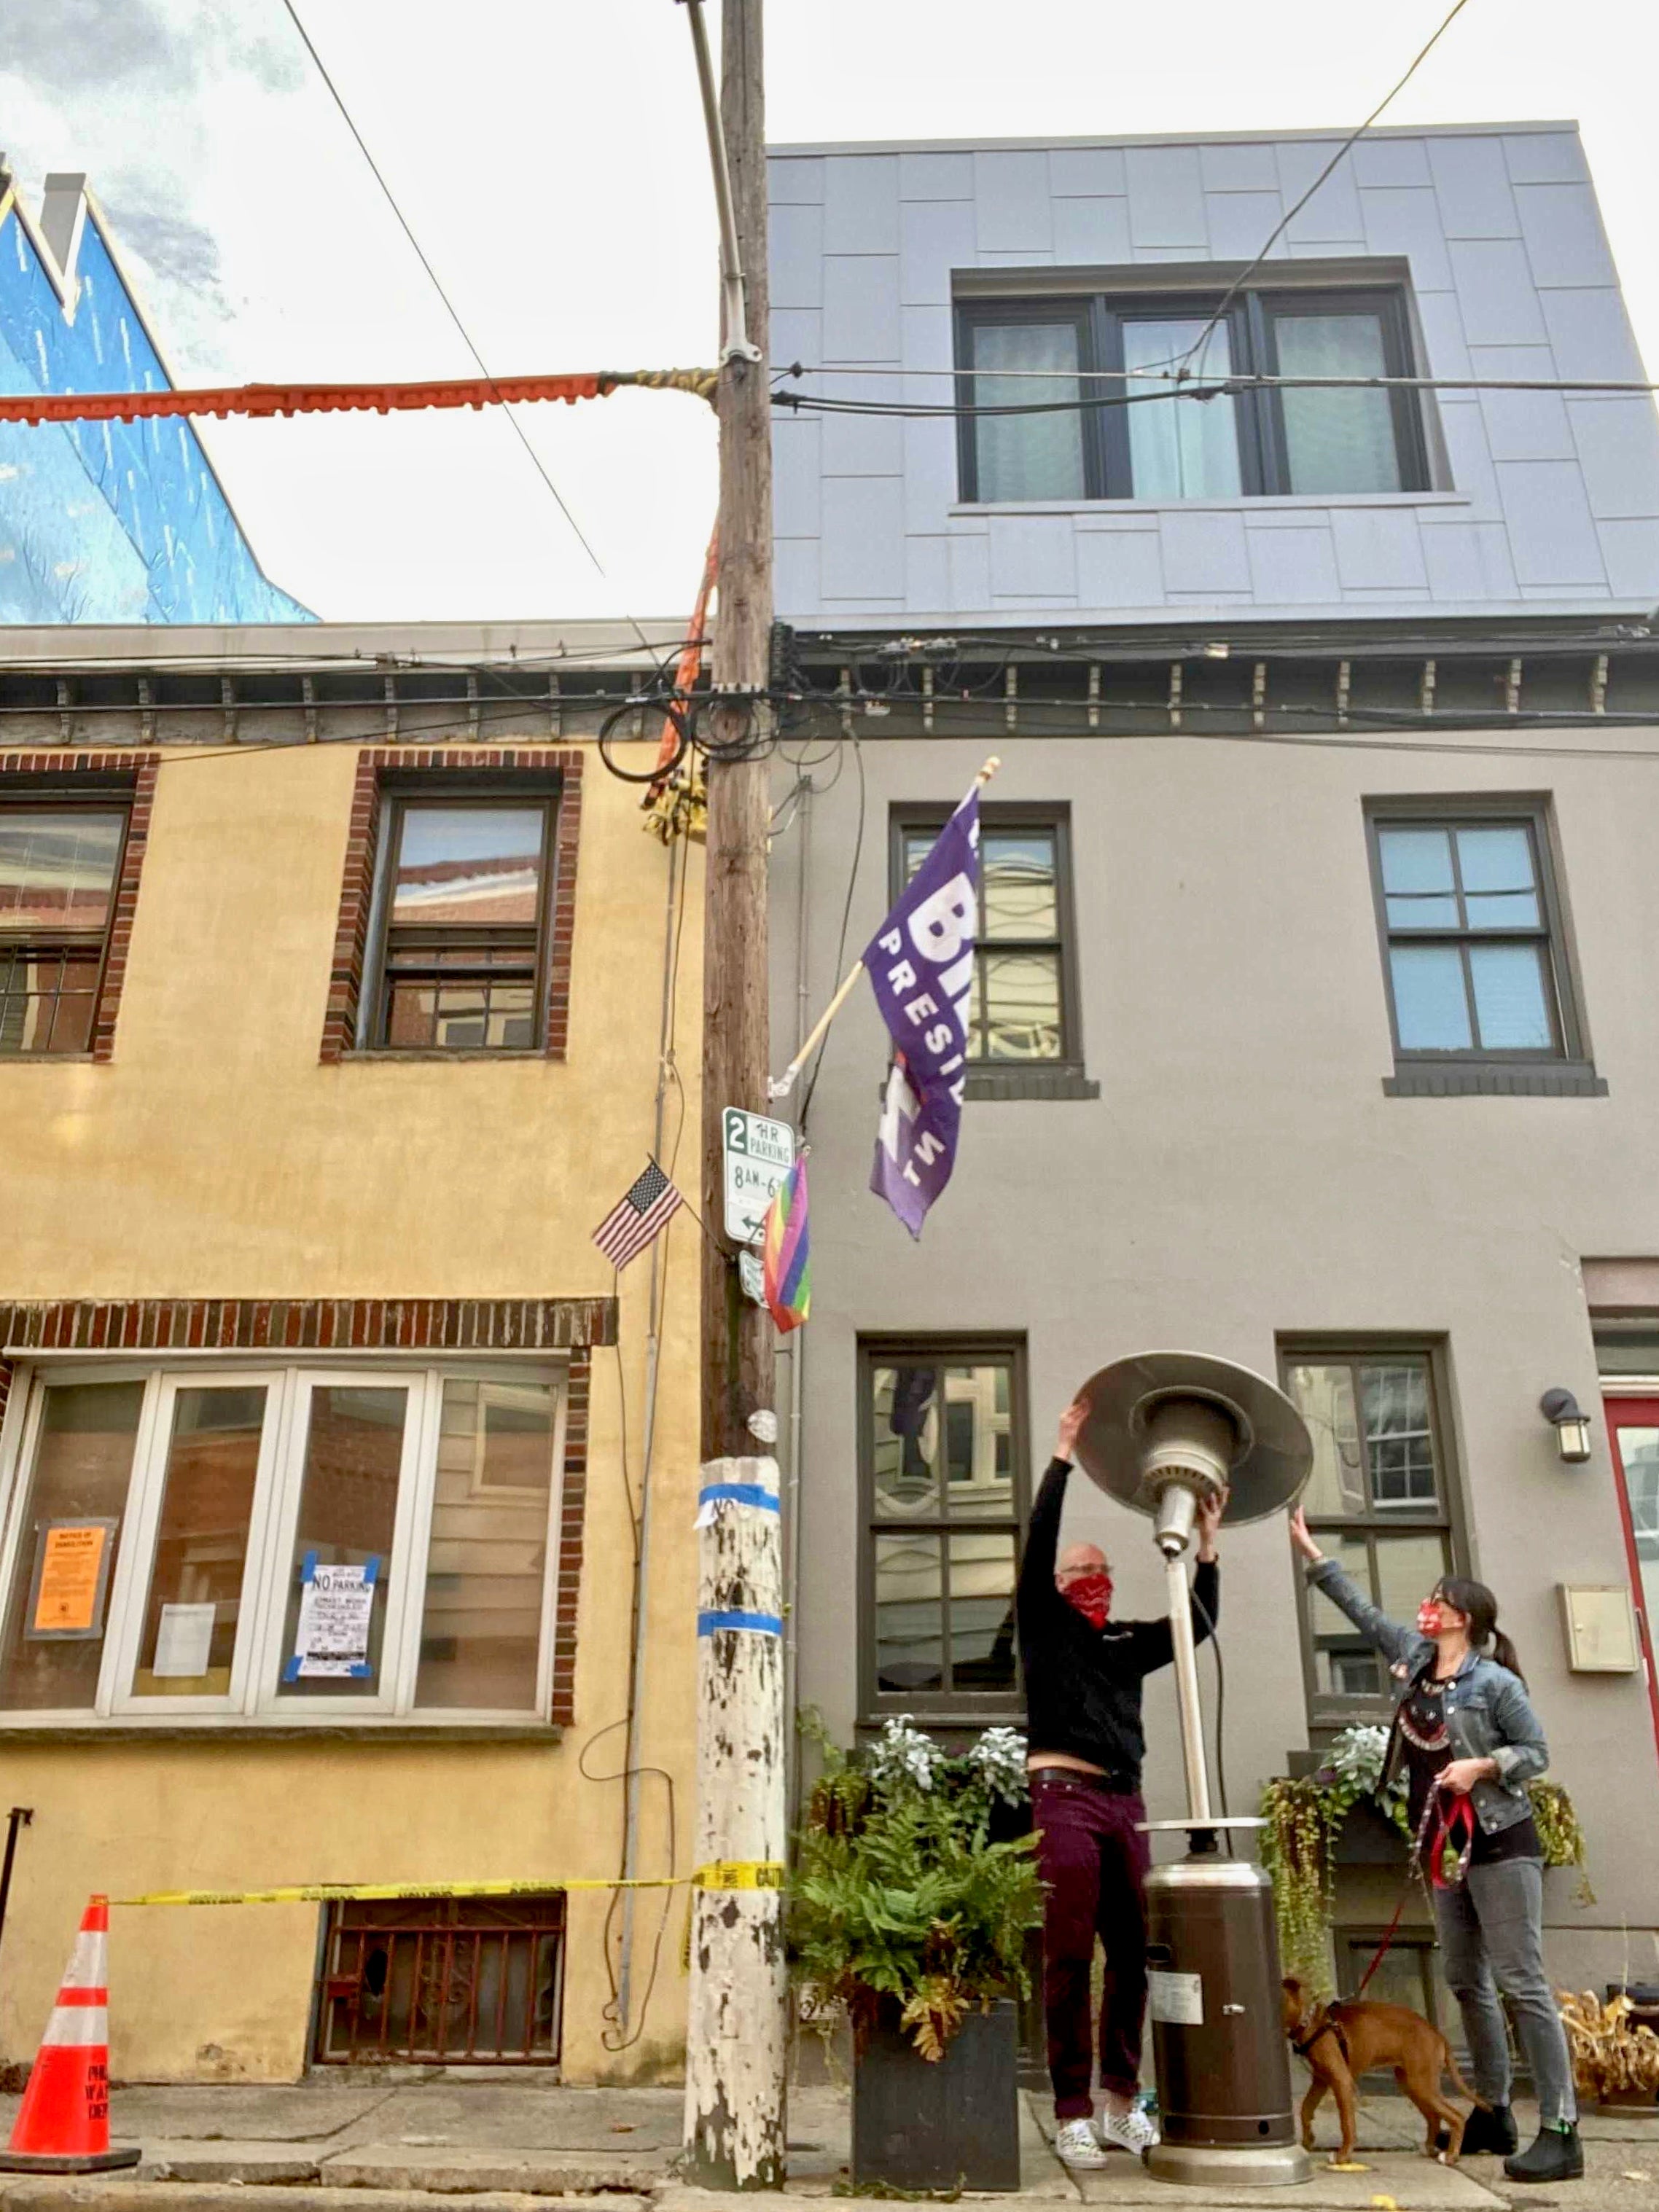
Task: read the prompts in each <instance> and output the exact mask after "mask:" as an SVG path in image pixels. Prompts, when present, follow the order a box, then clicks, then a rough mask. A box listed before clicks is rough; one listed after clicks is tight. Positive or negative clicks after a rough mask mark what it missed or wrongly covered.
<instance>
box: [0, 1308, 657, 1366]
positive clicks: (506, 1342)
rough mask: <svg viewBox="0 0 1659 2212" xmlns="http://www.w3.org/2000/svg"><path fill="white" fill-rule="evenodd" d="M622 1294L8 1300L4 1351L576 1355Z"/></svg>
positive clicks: (612, 1318) (612, 1326)
mask: <svg viewBox="0 0 1659 2212" xmlns="http://www.w3.org/2000/svg"><path fill="white" fill-rule="evenodd" d="M616 1341H617V1301H616V1300H615V1298H127V1299H101V1298H63V1299H56V1300H45V1301H38V1302H37V1301H29V1302H19V1303H16V1304H0V1352H4V1353H13V1354H15V1353H20V1352H21V1353H27V1352H267V1351H269V1352H566V1351H571V1350H574V1348H576V1347H577V1346H588V1345H594V1344H614V1343H615V1342H616Z"/></svg>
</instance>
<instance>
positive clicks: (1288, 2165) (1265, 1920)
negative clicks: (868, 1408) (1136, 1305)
mask: <svg viewBox="0 0 1659 2212" xmlns="http://www.w3.org/2000/svg"><path fill="white" fill-rule="evenodd" d="M1082 1395H1083V1396H1084V1398H1085V1401H1086V1402H1087V1405H1088V1408H1089V1410H1088V1414H1087V1417H1086V1419H1085V1421H1084V1424H1083V1427H1082V1430H1081V1431H1080V1432H1079V1437H1078V1441H1077V1455H1078V1462H1079V1465H1080V1466H1081V1467H1082V1468H1083V1470H1084V1472H1085V1474H1087V1475H1089V1476H1090V1477H1091V1480H1093V1481H1095V1482H1096V1483H1097V1484H1098V1485H1099V1486H1100V1487H1101V1488H1102V1489H1103V1490H1104V1491H1106V1492H1109V1494H1110V1495H1111V1496H1112V1497H1114V1498H1119V1499H1121V1502H1122V1503H1123V1504H1126V1505H1132V1506H1133V1507H1134V1508H1135V1509H1136V1510H1137V1511H1139V1512H1142V1513H1146V1514H1150V1515H1151V1516H1152V1538H1153V1541H1154V1542H1155V1543H1156V1544H1157V1546H1158V1549H1159V1551H1161V1552H1162V1553H1163V1554H1164V1568H1165V1573H1166V1576H1167V1578H1168V1585H1169V1606H1170V1632H1171V1635H1172V1636H1173V1638H1174V1642H1175V1674H1176V1698H1177V1700H1178V1702H1179V1705H1180V1710H1181V1744H1182V1753H1183V1755H1184V1757H1185V1760H1186V1770H1187V1818H1186V1819H1185V1820H1154V1821H1152V1822H1150V1823H1149V1824H1148V1825H1149V1826H1151V1827H1152V1828H1154V1829H1170V1830H1175V1831H1176V1832H1182V1833H1184V1834H1185V1836H1186V1838H1187V1857H1185V1858H1184V1859H1180V1860H1177V1861H1176V1862H1175V1863H1173V1864H1171V1865H1168V1866H1158V1867H1154V1868H1153V1869H1152V1873H1151V1875H1149V1876H1148V1877H1147V1881H1146V1913H1147V1937H1148V1948H1147V1966H1148V1979H1149V1984H1150V1994H1151V2007H1150V2009H1151V2012H1152V2050H1153V2055H1154V2057H1155V2060H1156V2063H1157V2068H1158V2106H1159V2109H1160V2122H1159V2124H1160V2128H1161V2130H1162V2137H1163V2139H1162V2141H1161V2142H1159V2143H1158V2147H1157V2148H1156V2149H1154V2150H1152V2151H1150V2152H1149V2153H1148V2154H1147V2157H1146V2164H1147V2166H1148V2168H1149V2169H1150V2170H1151V2172H1152V2173H1154V2174H1155V2175H1156V2176H1157V2177H1158V2179H1159V2180H1161V2181H1176V2182H1195V2183H1209V2184H1212V2185H1232V2186H1235V2187H1249V2186H1252V2185H1255V2186H1260V2187H1262V2188H1273V2187H1280V2188H1282V2187H1283V2186H1284V2185H1285V2184H1286V2183H1287V2182H1298V2181H1309V2180H1311V2179H1312V2178H1313V2169H1312V2166H1311V2165H1310V2160H1309V2158H1308V2154H1307V2153H1306V2152H1305V2151H1304V2149H1303V2148H1302V2147H1301V2145H1300V2143H1299V2142H1297V2130H1296V2125H1295V2122H1294V2119H1293V2118H1292V2113H1291V2067H1290V2058H1289V2056H1288V2054H1287V2052H1286V2050H1285V2036H1284V2031H1283V2028H1282V2027H1281V2025H1280V2009H1279V1972H1280V1969H1279V1942H1278V1936H1277V1933H1276V1930H1275V1928H1274V1924H1273V1885H1272V1883H1271V1881H1269V1880H1268V1878H1267V1875H1266V1874H1264V1873H1263V1872H1262V1870H1261V1868H1260V1867H1258V1866H1255V1865H1254V1864H1252V1863H1250V1862H1249V1861H1248V1860H1244V1859H1237V1858H1232V1857H1222V1856H1221V1855H1220V1854H1219V1853H1218V1850H1217V1847H1216V1832H1217V1831H1218V1829H1223V1828H1226V1829H1232V1828H1259V1827H1260V1826H1261V1825H1262V1824H1261V1821H1260V1820H1226V1819H1217V1818H1216V1817H1215V1815H1214V1814H1212V1812H1211V1809H1210V1778H1209V1771H1208V1767H1207V1765H1206V1759H1205V1754H1204V1717H1203V1709H1202V1706H1201V1705H1200V1702H1199V1694H1198V1657H1197V1653H1196V1651H1195V1650H1194V1643H1193V1624H1192V1608H1191V1595H1190V1591H1189V1589H1188V1579H1187V1557H1186V1555H1187V1552H1188V1547H1189V1546H1190V1545H1191V1542H1192V1537H1193V1530H1194V1525H1195V1523H1196V1521H1197V1516H1198V1506H1199V1501H1200V1498H1205V1497H1206V1496H1213V1495H1214V1494H1215V1492H1218V1490H1220V1489H1221V1488H1223V1487H1224V1486H1225V1487H1226V1488H1228V1489H1230V1491H1231V1497H1230V1498H1229V1501H1228V1505H1227V1510H1226V1514H1225V1521H1226V1523H1227V1525H1228V1526H1229V1527H1230V1528H1231V1527H1232V1526H1234V1525H1236V1524H1237V1523H1238V1522H1245V1521H1261V1520H1265V1519H1266V1518H1267V1516H1268V1515H1270V1514H1273V1513H1279V1512H1282V1511H1283V1510H1284V1509H1285V1507H1286V1506H1287V1505H1289V1504H1291V1501H1292V1499H1294V1498H1295V1497H1296V1496H1297V1492H1299V1491H1300V1490H1301V1488H1302V1486H1303V1484H1304V1482H1305V1481H1306V1480H1307V1478H1308V1472H1309V1469H1310V1468H1311V1466H1312V1464H1313V1443H1312V1440H1311V1438H1310V1436H1309V1434H1308V1431H1307V1426H1306V1425H1305V1423H1304V1421H1303V1419H1302V1416H1301V1415H1300V1414H1299V1413H1297V1410H1296V1407H1294V1406H1293V1405H1292V1404H1291V1401H1290V1400H1289V1399H1288V1398H1286V1397H1285V1395H1284V1394H1283V1393H1282V1392H1281V1391H1279V1390H1277V1389H1274V1388H1273V1384H1272V1383H1267V1382H1265V1381H1264V1380H1263V1379H1262V1377H1261V1376H1260V1375H1255V1374H1252V1373H1251V1371H1250V1370H1249V1368H1248V1367H1235V1366H1234V1365H1233V1364H1231V1361H1228V1360H1225V1359H1211V1358H1206V1356H1205V1355H1204V1354H1203V1353H1201V1352H1137V1353H1136V1354H1135V1355H1134V1357H1133V1358H1129V1359H1120V1360H1118V1361H1117V1362H1116V1363H1115V1364H1114V1365H1113V1366H1110V1367H1106V1368H1103V1369H1102V1370H1101V1371H1100V1373H1099V1374H1098V1375H1096V1376H1093V1377H1091V1380H1090V1381H1089V1382H1087V1383H1085V1385H1084V1387H1083V1393H1082Z"/></svg>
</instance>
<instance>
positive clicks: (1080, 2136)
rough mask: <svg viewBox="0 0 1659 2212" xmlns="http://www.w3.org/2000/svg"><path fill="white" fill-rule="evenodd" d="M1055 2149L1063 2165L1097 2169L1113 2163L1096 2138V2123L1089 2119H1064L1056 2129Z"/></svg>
mask: <svg viewBox="0 0 1659 2212" xmlns="http://www.w3.org/2000/svg"><path fill="white" fill-rule="evenodd" d="M1054 2149H1055V2151H1056V2153H1057V2154H1059V2158H1060V2164H1061V2165H1062V2166H1079V2167H1088V2168H1090V2169H1091V2170H1095V2171H1097V2170H1098V2169H1099V2168H1100V2167H1101V2166H1109V2165H1110V2164H1111V2160H1110V2159H1109V2158H1108V2156H1107V2155H1106V2153H1105V2152H1104V2151H1103V2149H1102V2148H1101V2147H1100V2145H1099V2143H1098V2142H1097V2141H1096V2140H1095V2130H1094V2125H1093V2123H1092V2122H1091V2121H1089V2120H1062V2121H1061V2122H1060V2125H1059V2127H1058V2128H1056V2129H1055V2130H1054Z"/></svg>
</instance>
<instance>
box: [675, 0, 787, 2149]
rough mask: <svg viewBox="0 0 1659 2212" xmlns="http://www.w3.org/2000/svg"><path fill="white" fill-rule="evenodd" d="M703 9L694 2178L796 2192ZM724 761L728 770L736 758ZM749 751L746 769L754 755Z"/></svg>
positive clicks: (752, 430)
mask: <svg viewBox="0 0 1659 2212" xmlns="http://www.w3.org/2000/svg"><path fill="white" fill-rule="evenodd" d="M761 9H762V0H721V15H720V25H721V43H720V74H721V84H720V102H719V120H718V125H716V121H715V117H714V94H713V80H712V76H711V75H710V73H709V71H708V66H707V46H706V40H704V37H703V27H702V0H689V5H688V11H687V12H688V14H689V15H690V17H691V18H692V35H693V38H694V40H696V42H697V53H698V62H699V67H700V70H701V72H702V82H703V87H704V99H705V109H706V112H707V113H708V121H709V125H710V140H711V151H712V152H713V155H714V175H715V189H716V196H717V198H718V200H719V202H720V214H721V234H722V235H721V319H722V345H721V365H720V392H719V401H718V405H719V414H720V524H719V568H718V571H717V585H718V591H719V605H718V610H717V614H716V619H715V625H714V690H715V692H716V694H717V695H718V694H725V695H726V703H725V704H723V705H721V704H717V705H716V706H715V707H714V709H713V712H712V714H711V715H710V722H711V724H712V737H713V740H714V749H713V750H712V751H711V753H710V755H709V757H708V870H707V892H706V902H705V906H704V921H703V963H704V964H703V1054H702V1134H703V1167H702V1214H703V1221H704V1223H705V1225H706V1230H707V1233H706V1234H705V1236H704V1238H703V1244H702V1503H701V1507H700V1511H699V1516H698V1526H699V1538H698V1562H697V1567H698V1589H697V1609H698V1617H697V1652H698V1666H697V1817H696V1863H697V1864H699V1865H701V1866H709V1865H712V1864H714V1863H726V1864H727V1866H728V1867H729V1873H727V1874H725V1875H722V1876H721V1878H720V1879H721V1885H722V1886H721V1887H717V1888H716V1887H711V1888H708V1889H700V1890H697V1891H695V1892H694V1893H693V1897H694V1917H693V1923H692V1936H691V1983H690V1999H689V2002H688V2006H687V2021H686V2069H685V2138H684V2139H685V2172H686V2177H687V2179H689V2180H690V2181H692V2182H694V2183H696V2184H698V2185H701V2186H702V2187H704V2188H707V2189H721V2190H732V2189H775V2188H779V2187H781V2185H782V2183H783V2179H784V2172H785V2162H784V2144H785V2128H784V2093H785V2082H786V2077H787V2050H788V2039H787V1990H788V1981H787V1970H786V1966H785V1962H784V1948H783V1900H782V1897H781V1894H780V1893H779V1891H778V1889H777V1888H776V1887H775V1886H773V1885H772V1882H771V1880H770V1877H771V1876H772V1875H774V1874H775V1870H776V1869H777V1868H778V1866H779V1863H780V1862H781V1860H782V1858H783V1855H784V1850H785V1843H786V1838H785V1826H786V1820H787V1806H786V1797H785V1765H786V1762H785V1757H784V1751H785V1743H784V1730H785V1720H784V1711H783V1635H782V1630H783V1620H782V1614H783V1578H782V1545H781V1525H780V1513H779V1490H778V1463H777V1461H776V1458H775V1456H774V1455H773V1449H772V1447H773V1445H774V1443H775V1440H776V1437H777V1417H776V1414H775V1411H774V1410H773V1405H772V1400H773V1389H774V1384H773V1372H774V1353H773V1327H772V1320H771V1316H770V1315H769V1313H768V1312H767V1311H766V1310H765V1308H764V1307H763V1306H757V1305H754V1304H750V1302H749V1301H748V1300H747V1299H745V1298H744V1296H743V1294H742V1291H741V1287H740V1284H739V1280H738V1270H737V1266H736V1261H735V1259H734V1257H733V1255H732V1254H730V1253H729V1252H728V1251H727V1249H726V1245H725V1240H724V1236H723V1222H724V1212H725V1207H724V1192H723V1181H724V1176H723V1165H722V1158H721V1152H722V1127H723V1123H722V1115H723V1110H724V1109H726V1107H728V1106H737V1107H742V1108H744V1109H747V1110H748V1111H750V1112H751V1113H757V1114H763V1113H765V1112H767V1111H768V1109H769V1098H768V1091H767V1077H768V1073H769V1067H768V1060H769V1054H768V1019H767V995H768V984H769V978H768V969H767V932H766V859H767V852H766V848H767V838H768V835H769V829H770V805H769V781H770V777H769V766H768V763H767V760H766V757H765V754H766V750H767V746H766V743H765V740H766V738H767V737H768V735H769V732H770V729H771V726H772V713H773V710H772V708H771V706H770V704H769V701H768V699H767V696H766V690H767V682H768V675H769V652H770V645H771V627H772V425H771V407H770V398H769V380H768V377H767V374H766V362H765V355H764V352H763V350H762V349H763V348H764V345H765V342H766V327H767V319H766V290H767V288H766V132H765V112H764V99H763V84H762V43H761ZM728 748H729V749H730V750H729V753H728V757H724V758H722V757H720V753H721V750H722V749H728ZM745 756H746V757H745Z"/></svg>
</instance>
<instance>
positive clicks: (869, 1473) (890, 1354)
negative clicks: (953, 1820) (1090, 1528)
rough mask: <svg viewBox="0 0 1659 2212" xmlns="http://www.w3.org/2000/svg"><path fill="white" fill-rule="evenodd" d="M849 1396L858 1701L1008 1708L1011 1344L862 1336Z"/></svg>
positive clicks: (1021, 1497)
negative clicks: (858, 1448)
mask: <svg viewBox="0 0 1659 2212" xmlns="http://www.w3.org/2000/svg"><path fill="white" fill-rule="evenodd" d="M859 1395H860V1427H861V1429H862V1452H861V1457H862V1461H863V1466H864V1470H865V1541H864V1559H863V1573H862V1577H861V1581H862V1593H863V1595H862V1607H861V1611H862V1621H863V1628H862V1633H861V1636H860V1679H861V1683H862V1691H861V1703H862V1705H863V1709H864V1711H865V1712H866V1714H867V1715H868V1714H875V1713H881V1712H901V1711H902V1712H917V1713H923V1714H933V1715H939V1716H940V1717H948V1716H949V1715H951V1713H963V1714H966V1713H968V1712H970V1711H974V1712H979V1711H984V1712H988V1713H995V1712H1008V1713H1011V1714H1012V1712H1014V1711H1017V1710H1018V1694H1019V1693H1018V1674H1017V1672H1016V1666H1015V1648H1014V1579H1015V1573H1016V1569H1017V1565H1018V1550H1019V1542H1020V1532H1021V1530H1022V1528H1024V1522H1025V1514H1026V1496H1025V1473H1024V1470H1025V1466H1026V1437H1025V1406H1024V1369H1023V1361H1022V1356H1021V1351H1020V1347H1019V1346H1018V1345H1017V1344H1015V1343H1012V1342H1008V1341H1004V1342H1001V1343H986V1342H981V1341H977V1340H968V1339H956V1340H953V1339H948V1338H947V1339H935V1340H915V1341H911V1342H907V1343H871V1344H866V1345H864V1346H861V1347H860V1391H859Z"/></svg>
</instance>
